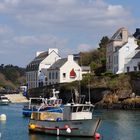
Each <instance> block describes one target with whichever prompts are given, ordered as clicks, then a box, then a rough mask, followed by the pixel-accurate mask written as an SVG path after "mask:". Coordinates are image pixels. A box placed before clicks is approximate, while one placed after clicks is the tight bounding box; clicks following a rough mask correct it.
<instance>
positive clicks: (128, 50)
mask: <svg viewBox="0 0 140 140" xmlns="http://www.w3.org/2000/svg"><path fill="white" fill-rule="evenodd" d="M137 47H138V45H137V44H136V42H135V38H134V37H129V38H128V43H126V44H125V45H124V46H122V47H121V48H120V49H119V50H118V51H117V52H116V53H114V56H117V55H118V71H117V72H116V73H117V74H119V73H123V72H126V71H125V65H126V63H127V62H126V58H128V57H130V58H129V59H131V58H132V57H133V56H134V55H135V49H136V48H137ZM113 68H115V65H114V67H113Z"/></svg>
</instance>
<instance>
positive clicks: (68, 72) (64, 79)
mask: <svg viewBox="0 0 140 140" xmlns="http://www.w3.org/2000/svg"><path fill="white" fill-rule="evenodd" d="M47 77H48V85H50V84H57V83H69V82H72V81H75V80H82V71H81V67H80V66H79V65H78V64H77V63H76V62H75V61H74V60H73V55H69V56H68V58H67V59H60V60H58V61H57V62H56V63H54V64H53V65H52V66H51V67H50V68H49V69H48V71H47Z"/></svg>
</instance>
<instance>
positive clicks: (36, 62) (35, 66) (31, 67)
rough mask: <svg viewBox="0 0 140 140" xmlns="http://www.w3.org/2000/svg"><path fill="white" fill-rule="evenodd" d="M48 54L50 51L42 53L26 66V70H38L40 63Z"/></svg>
mask: <svg viewBox="0 0 140 140" xmlns="http://www.w3.org/2000/svg"><path fill="white" fill-rule="evenodd" d="M47 56H48V51H46V52H43V53H40V54H39V55H38V56H37V57H35V58H34V59H33V60H32V61H31V62H30V63H29V64H28V65H27V67H26V71H33V70H38V68H39V64H40V63H41V61H43V60H44V59H45V58H46V57H47Z"/></svg>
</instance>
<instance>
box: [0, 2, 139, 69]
mask: <svg viewBox="0 0 140 140" xmlns="http://www.w3.org/2000/svg"><path fill="white" fill-rule="evenodd" d="M139 5H140V1H139V0H135V2H133V1H132V0H0V64H5V65H7V64H13V65H17V66H21V67H26V65H27V64H28V63H29V62H30V61H31V60H32V59H33V58H34V57H35V54H36V52H37V51H47V50H48V48H58V49H59V53H60V55H61V56H62V57H66V56H67V54H73V53H78V52H80V51H89V50H92V49H96V48H97V47H98V43H99V42H100V39H101V38H102V37H103V36H108V37H111V36H112V35H113V33H114V32H115V31H116V30H117V29H118V28H120V27H122V26H123V27H127V28H128V29H129V31H130V33H134V32H135V29H136V28H138V27H140V26H139V25H140V17H139Z"/></svg>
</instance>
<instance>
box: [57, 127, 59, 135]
mask: <svg viewBox="0 0 140 140" xmlns="http://www.w3.org/2000/svg"><path fill="white" fill-rule="evenodd" d="M57 136H59V128H57Z"/></svg>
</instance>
